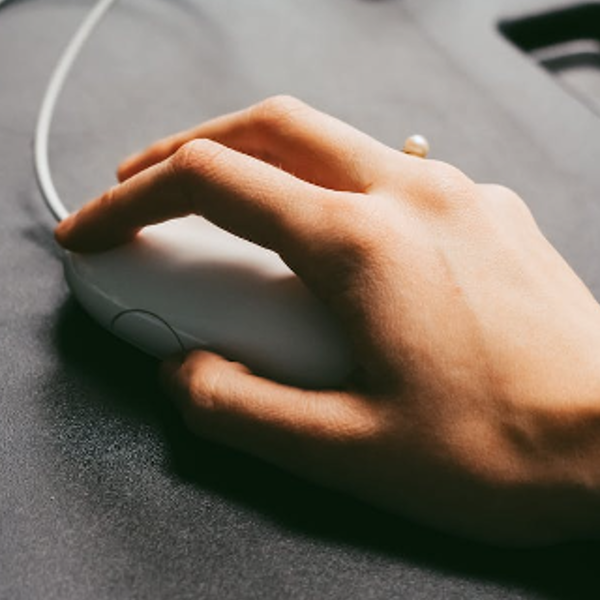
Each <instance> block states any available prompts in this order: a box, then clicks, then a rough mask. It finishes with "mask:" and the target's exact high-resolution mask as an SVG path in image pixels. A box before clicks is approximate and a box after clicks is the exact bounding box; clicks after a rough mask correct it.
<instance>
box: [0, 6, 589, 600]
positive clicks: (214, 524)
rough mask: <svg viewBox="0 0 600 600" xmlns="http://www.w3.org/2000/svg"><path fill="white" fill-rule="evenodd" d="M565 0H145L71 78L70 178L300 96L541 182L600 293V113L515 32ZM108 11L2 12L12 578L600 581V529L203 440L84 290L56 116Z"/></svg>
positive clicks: (86, 183)
mask: <svg viewBox="0 0 600 600" xmlns="http://www.w3.org/2000/svg"><path fill="white" fill-rule="evenodd" d="M552 4H553V2H552V1H551V0H547V1H544V0H528V1H526V0H521V1H517V0H505V1H503V2H500V1H499V0H496V1H492V0H489V1H487V2H478V1H477V0H370V1H368V0H328V1H327V2H323V1H322V0H302V1H300V0H295V1H294V0H254V1H253V2H249V1H247V0H246V1H244V0H220V1H219V2H216V1H205V0H173V1H171V2H167V1H166V0H164V1H160V0H146V1H145V2H143V1H142V0H123V1H122V2H121V3H119V4H118V5H117V6H116V7H115V8H114V9H113V11H112V12H111V13H110V14H109V15H108V17H107V18H106V21H105V22H104V23H103V24H102V25H101V27H100V28H99V29H98V31H97V32H96V34H95V36H94V38H93V39H92V40H91V42H90V43H89V45H88V46H87V47H86V49H85V51H84V53H83V54H82V56H81V58H80V60H79V62H78V63H77V65H76V67H75V70H74V72H73V75H72V77H71V79H70V81H69V84H68V86H67V88H66V90H65V92H64V94H63V96H62V97H61V100H60V105H59V108H58V111H57V114H56V120H55V122H54V126H53V130H52V143H51V156H52V166H53V170H54V173H55V176H56V183H57V186H58V188H59V190H60V192H61V194H62V195H63V196H64V197H65V199H66V201H67V202H68V203H69V205H70V206H73V207H75V206H77V205H79V204H81V203H82V202H83V201H84V199H87V198H89V197H91V196H92V195H94V194H95V193H97V192H98V191H99V190H101V189H103V188H104V187H106V186H107V185H108V184H110V183H111V182H112V180H113V175H112V173H113V171H114V167H115V165H116V163H117V161H118V160H119V159H120V158H121V157H122V156H123V155H125V154H126V153H128V152H130V151H132V150H134V149H136V148H138V147H140V146H142V145H143V144H145V143H147V142H149V141H151V140H153V139H154V138H156V137H157V136H159V135H162V134H166V133H170V132H171V131H174V130H176V129H179V128H182V127H185V126H188V125H190V124H192V123H195V122H197V121H200V120H202V119H204V118H206V117H209V116H213V115H215V114H218V113H221V112H223V111H228V110H231V109H234V108H239V107H242V106H244V105H247V104H249V103H252V102H255V101H257V100H259V99H260V98H263V97H265V96H268V95H271V94H274V93H278V92H286V93H291V94H294V95H297V96H299V97H301V98H304V99H305V100H307V101H309V102H310V103H312V104H314V105H316V106H318V107H320V108H322V109H324V110H326V111H330V112H332V113H334V114H336V115H338V116H340V117H342V118H344V119H346V120H348V121H350V122H352V123H353V124H355V125H357V126H358V127H360V128H362V129H365V130H366V131H368V132H369V133H371V134H372V135H374V136H376V137H378V138H380V139H382V140H383V141H385V142H387V143H390V144H394V145H397V144H399V143H401V141H402V140H403V139H404V137H405V135H406V134H407V133H412V132H413V131H421V132H423V133H426V134H427V135H428V136H429V137H430V138H431V140H432V142H433V144H434V154H435V156H436V157H438V158H442V159H445V160H449V161H451V162H454V163H455V164H457V165H458V166H460V167H461V168H463V169H464V170H466V171H467V172H468V173H469V174H470V175H471V176H473V177H474V178H476V179H478V180H488V181H499V182H502V183H505V184H507V185H510V186H512V187H514V188H516V189H517V190H518V191H519V192H520V193H521V194H522V195H523V196H524V197H525V198H526V199H527V200H528V202H529V204H530V205H531V207H532V209H533V211H534V213H535V214H536V216H537V218H538V219H539V221H540V223H541V225H542V227H543V229H544V230H545V231H546V233H547V234H548V235H549V237H550V238H551V240H552V241H553V242H554V243H555V244H556V245H557V246H558V247H559V249H560V250H561V251H562V252H563V254H564V255H565V256H566V257H567V259H568V260H569V261H570V262H571V263H572V264H573V265H574V266H575V268H576V269H577V270H578V272H579V273H580V274H581V275H582V277H583V278H584V279H585V280H586V281H587V283H588V284H589V285H590V286H591V287H592V289H593V291H594V292H595V293H596V294H597V295H598V294H599V293H600V265H599V264H598V258H597V257H598V256H599V253H598V250H599V248H598V245H599V240H600V235H599V234H600V232H599V227H600V202H599V200H600V199H599V198H598V190H600V170H599V169H598V168H597V157H598V156H600V124H599V120H598V117H596V116H594V115H593V114H592V112H590V111H589V110H588V109H587V108H585V107H584V106H583V105H581V104H580V103H578V102H577V101H576V100H574V99H572V98H571V97H570V96H569V95H568V94H567V93H566V92H565V91H564V90H563V89H562V88H560V87H559V86H558V85H557V84H556V82H555V81H553V80H552V78H551V77H550V76H549V75H548V74H547V73H545V72H543V71H542V70H540V69H539V67H538V66H537V65H535V64H533V63H532V62H531V61H530V60H528V59H527V58H526V57H525V56H524V55H522V54H521V53H520V52H519V51H517V50H516V49H515V48H513V47H512V46H511V45H510V44H509V43H508V42H506V41H505V40H503V39H502V37H501V36H500V35H499V34H498V33H497V29H496V24H497V22H498V19H499V18H500V17H505V16H511V15H513V14H517V13H520V12H527V11H528V10H537V9H539V8H540V7H547V6H549V5H552ZM554 4H556V3H554ZM90 6H91V2H90V1H89V0H86V1H85V2H83V1H75V0H44V1H43V2H42V0H14V1H13V2H10V3H9V4H8V5H6V6H5V7H4V8H3V9H2V10H1V11H0V232H1V234H0V257H1V258H0V276H1V281H2V283H1V291H0V326H1V329H0V353H1V357H2V358H1V361H0V481H1V483H0V598H2V599H10V600H21V599H23V600H34V599H40V600H41V599H44V600H59V599H60V600H65V599H82V598H94V599H121V598H122V599H126V598H127V599H134V598H219V599H227V598H261V599H265V598H273V599H281V598H344V599H346V598H361V599H362V598H427V599H433V598H477V599H479V600H480V599H485V598H490V599H492V598H493V599H501V598H502V599H505V598H506V599H508V598H510V599H513V598H528V599H529V598H565V599H566V598H585V597H590V598H597V597H599V596H600V575H599V569H598V566H599V565H600V551H599V550H600V548H599V547H598V545H595V544H573V545H568V546H564V547H559V548H552V549H544V550H529V551H513V550H497V549H490V548H484V547H480V546H477V545H475V544H470V543H467V542H463V541H459V540H455V539H450V538H447V537H445V536H442V535H439V534H436V533H434V532H431V531H428V530H426V529H425V528H422V527H417V526H415V525H411V524H409V523H406V522H404V521H402V520H398V519H393V518H391V517H388V516H386V515H383V514H379V513H377V512H375V511H373V510H371V509H369V508H368V507H365V506H362V505H360V504H358V503H355V502H353V501H351V500H349V499H346V498H343V497H339V496H337V495H335V494H332V493H329V492H327V491H324V490H321V489H318V488H315V487H312V486H310V485H308V484H306V483H304V482H301V481H298V480H296V479H294V478H292V477H290V476H289V475H287V474H285V473H282V472H280V471H278V470H276V469H274V468H272V467H269V466H267V465H264V464H261V463H259V462H258V461H255V460H252V459H250V458H247V457H244V456H241V455H238V454H236V453H233V452H230V451H227V450H225V449H223V448H219V447H215V446H211V445H208V444H205V443H202V442H199V441H197V440H194V439H192V437H191V436H190V435H188V434H187V433H186V432H185V430H184V428H183V427H182V425H181V423H180V422H179V420H178V418H177V416H176V414H175V413H174V411H173V410H172V409H171V407H170V406H169V405H168V404H167V403H166V402H165V400H164V398H163V397H162V396H161V394H160V392H159V391H158V388H157V385H156V383H155V371H156V364H155V363H154V361H152V360H151V359H148V358H146V357H144V356H141V355H140V354H139V353H137V352H136V351H134V350H132V349H130V348H129V347H127V346H126V345H124V344H122V343H120V342H119V341H117V340H115V339H113V338H112V337H111V336H110V335H108V334H107V333H105V332H104V331H102V330H100V329H99V328H98V327H97V326H96V325H95V324H94V323H93V322H91V321H90V319H89V318H88V317H87V316H86V315H85V314H84V313H83V312H82V311H81V310H80V309H79V308H78V307H77V306H76V305H75V304H74V303H73V302H72V301H71V300H70V299H69V296H68V293H67V290H66V287H65V284H64V282H63V279H62V274H61V266H60V254H59V252H58V250H57V249H56V248H55V246H54V244H53V240H52V236H51V228H52V222H51V219H50V217H49V216H48V214H47V212H46V210H45V209H44V207H43V206H42V205H41V202H40V197H39V194H38V192H37V189H36V185H35V181H34V179H33V173H32V167H31V135H32V130H33V126H34V120H35V116H36V111H37V109H38V104H39V101H40V98H41V94H42V92H43V89H44V86H45V84H46V81H47V78H48V75H49V73H50V70H51V68H52V67H53V65H54V64H55V61H56V59H57V57H58V54H59V52H60V50H61V48H62V47H63V46H64V44H65V42H66V40H67V39H68V37H69V36H70V35H71V33H72V32H73V30H74V28H75V27H76V25H77V23H78V22H79V21H80V19H81V18H82V16H83V15H84V13H85V12H86V11H87V9H88V8H89V7H90Z"/></svg>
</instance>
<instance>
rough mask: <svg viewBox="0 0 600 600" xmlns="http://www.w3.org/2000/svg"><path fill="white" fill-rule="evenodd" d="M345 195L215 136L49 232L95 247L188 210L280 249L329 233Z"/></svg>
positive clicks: (73, 244)
mask: <svg viewBox="0 0 600 600" xmlns="http://www.w3.org/2000/svg"><path fill="white" fill-rule="evenodd" d="M351 202H352V200H351V195H349V194H348V193H341V192H336V191H332V190H327V189H324V188H321V187H319V186H316V185H314V184H311V183H308V182H306V181H303V180H301V179H298V178H296V177H294V176H293V175H290V174H289V173H286V172H284V171H282V170H280V169H278V168H276V167H274V166H272V165H270V164H267V163H264V162H262V161H260V160H257V159H255V158H253V157H250V156H248V155H245V154H243V153H240V152H237V151H235V150H232V149H230V148H227V147H225V146H222V145H220V144H218V143H216V142H213V141H210V140H196V141H192V142H189V143H188V144H186V145H184V146H183V147H182V148H181V149H180V150H178V151H177V152H176V153H175V154H174V155H173V156H172V157H170V158H169V159H167V160H165V161H163V162H161V163H159V164H157V165H155V166H153V167H150V168H148V169H146V170H145V171H142V172H141V173H139V174H137V175H136V176H134V177H132V178H131V179H128V180H127V181H125V182H124V183H122V184H120V185H117V186H115V187H114V188H112V189H111V190H109V191H108V192H106V193H105V194H104V195H102V196H101V197H99V198H97V199H96V200H94V201H92V202H91V203H89V204H88V205H86V206H84V207H83V208H82V209H81V210H80V211H79V212H77V213H75V214H74V215H71V216H70V217H68V218H67V219H65V220H64V221H63V222H62V223H61V224H60V225H59V226H58V228H57V229H56V232H55V234H56V239H57V241H58V242H59V243H60V244H61V245H62V246H64V247H65V248H67V249H69V250H73V251H77V252H94V251H101V250H106V249H108V248H111V247H113V246H116V245H119V244H122V243H124V242H127V241H129V240H131V239H132V238H133V237H135V235H136V234H137V232H138V231H139V230H140V229H141V228H143V227H144V226H146V225H150V224H155V223H159V222H161V221H165V220H168V219H173V218H177V217H183V216H186V215H189V214H193V213H195V214H199V215H202V216H204V217H206V218H207V219H208V220H210V221H212V222H213V223H215V224H216V225H218V226H219V227H222V228H223V229H225V230H227V231H229V232H231V233H233V234H235V235H238V236H240V237H243V238H245V239H247V240H250V241H252V242H255V243H257V244H260V245H262V246H265V247H267V248H270V249H273V250H275V251H277V252H279V253H280V254H282V255H286V254H289V253H290V252H292V251H293V250H294V249H295V248H298V247H300V246H302V247H305V246H306V247H313V246H315V241H318V239H319V238H323V237H328V234H329V228H330V227H331V226H332V223H334V222H335V219H332V218H330V217H331V213H332V211H337V210H338V209H343V208H344V207H345V206H346V205H347V204H348V203H351ZM308 240H310V243H309V244H306V242H307V241H308Z"/></svg>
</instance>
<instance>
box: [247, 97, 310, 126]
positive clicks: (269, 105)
mask: <svg viewBox="0 0 600 600" xmlns="http://www.w3.org/2000/svg"><path fill="white" fill-rule="evenodd" d="M307 110H308V106H307V105H306V104H304V102H302V101H301V100H298V99H297V98H295V97H293V96H287V95H278V96H272V97H270V98H267V99H266V100H263V101H262V102H260V103H259V104H256V105H255V106H254V107H252V108H251V109H250V118H251V120H252V121H253V122H254V124H255V126H257V127H258V128H260V129H262V130H265V131H267V132H270V131H280V130H281V129H286V128H289V127H290V126H291V125H293V124H294V123H296V122H297V120H298V119H299V118H300V117H301V116H302V114H304V113H305V112H306V111H307Z"/></svg>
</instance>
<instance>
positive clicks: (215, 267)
mask: <svg viewBox="0 0 600 600" xmlns="http://www.w3.org/2000/svg"><path fill="white" fill-rule="evenodd" d="M64 266H65V274H66V278H67V281H68V284H69V286H70V288H71V290H72V292H73V294H74V295H75V297H76V298H77V300H78V301H79V302H80V303H81V305H82V306H83V307H84V308H85V309H86V310H87V311H88V312H89V314H90V315H92V317H94V318H95V319H96V320H97V321H98V322H99V323H100V324H101V325H103V326H104V327H106V328H107V329H108V330H109V331H111V332H113V333H114V334H115V335H117V336H119V337H120V338H122V339H124V340H126V341H127V342H130V343H131V344H133V345H134V346H136V347H138V348H140V349H141V350H143V351H145V352H147V353H149V354H151V355H153V356H156V357H158V358H164V357H167V356H169V355H173V354H177V353H181V352H182V351H184V352H185V351H188V350H191V349H194V348H205V349H210V350H213V351H215V352H218V353H220V354H223V355H224V356H226V357H228V358H230V359H231V360H236V361H240V362H242V363H244V364H245V365H247V366H248V367H250V368H251V369H252V370H253V371H255V372H256V373H259V374H262V375H264V376H267V377H271V378H273V379H275V380H278V381H282V382H285V383H289V384H293V385H300V386H304V387H311V388H323V387H334V386H337V385H339V384H340V383H342V382H343V380H344V379H345V378H346V377H347V375H348V374H349V372H350V370H351V369H352V358H351V354H350V351H349V344H348V342H347V340H346V338H345V337H344V334H343V333H342V331H341V330H340V328H339V327H338V325H337V324H336V322H335V320H334V319H333V317H332V315H331V314H330V313H329V312H328V310H327V309H326V307H325V306H324V305H323V304H322V303H321V302H320V301H319V300H318V299H317V298H315V296H314V295H313V294H312V293H311V292H310V291H309V290H308V289H307V288H306V287H305V286H304V284H303V283H302V282H301V281H300V279H298V277H296V276H295V275H294V273H293V272H292V271H291V270H290V269H289V268H288V267H287V266H286V265H285V263H284V262H283V261H282V260H281V259H280V258H279V256H278V255H277V254H276V253H274V252H271V251H269V250H265V249H264V248H261V247H259V246H256V245H254V244H252V243H250V242H247V241H245V240H242V239H240V238H237V237H235V236H233V235H231V234H229V233H227V232H225V231H223V230H221V229H219V228H217V227H215V226H214V225H212V224H211V223H209V222H208V221H206V220H205V219H203V218H201V217H197V216H191V217H185V218H182V219H175V220H173V221H169V222H166V223H162V224H160V225H153V226H151V227H147V228H146V229H144V230H143V231H142V232H141V233H140V234H139V235H138V237H137V238H136V239H135V241H133V242H131V243H129V244H127V245H124V246H121V247H119V248H116V249H114V250H110V251H108V252H103V253H98V254H75V253H70V252H67V253H66V254H65V259H64Z"/></svg>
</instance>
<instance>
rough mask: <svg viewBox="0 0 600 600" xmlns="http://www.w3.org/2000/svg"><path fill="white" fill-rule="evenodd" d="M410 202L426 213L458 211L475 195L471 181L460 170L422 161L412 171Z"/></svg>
mask: <svg viewBox="0 0 600 600" xmlns="http://www.w3.org/2000/svg"><path fill="white" fill-rule="evenodd" d="M415 176H416V178H417V179H416V184H417V185H416V186H415V187H414V188H413V193H412V199H413V203H414V204H415V205H417V206H420V207H422V208H424V209H426V210H427V211H428V212H434V213H438V212H439V213H442V214H443V213H446V212H447V211H454V210H462V209H464V208H465V206H468V205H469V204H472V202H473V200H474V199H475V197H476V194H475V193H474V192H475V184H474V183H473V181H472V180H471V179H469V177H467V176H466V175H465V174H464V173H463V172H462V171H461V170H460V169H458V168H456V167H454V166H452V165H450V164H448V163H446V162H443V161H436V160H429V159H428V160H427V161H423V164H422V165H421V166H420V169H419V171H417V172H415Z"/></svg>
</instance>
